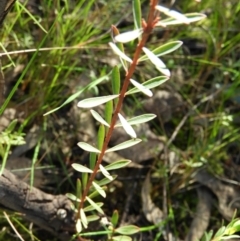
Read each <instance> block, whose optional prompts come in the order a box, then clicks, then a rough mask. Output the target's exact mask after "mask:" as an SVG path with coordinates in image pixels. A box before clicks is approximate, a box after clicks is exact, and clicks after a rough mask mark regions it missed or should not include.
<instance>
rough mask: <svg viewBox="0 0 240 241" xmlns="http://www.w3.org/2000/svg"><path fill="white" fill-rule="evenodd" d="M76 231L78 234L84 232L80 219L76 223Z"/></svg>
mask: <svg viewBox="0 0 240 241" xmlns="http://www.w3.org/2000/svg"><path fill="white" fill-rule="evenodd" d="M76 230H77V232H78V233H81V232H82V223H81V220H80V219H78V220H77V222H76Z"/></svg>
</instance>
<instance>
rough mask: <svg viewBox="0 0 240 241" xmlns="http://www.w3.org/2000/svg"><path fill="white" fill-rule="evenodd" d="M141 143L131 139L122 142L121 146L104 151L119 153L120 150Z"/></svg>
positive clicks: (138, 140) (139, 140)
mask: <svg viewBox="0 0 240 241" xmlns="http://www.w3.org/2000/svg"><path fill="white" fill-rule="evenodd" d="M141 141H142V140H141V139H131V140H129V141H125V142H122V143H121V144H119V145H116V146H114V147H112V148H109V149H108V150H106V153H107V152H113V151H119V150H122V149H126V148H129V147H131V146H134V145H136V144H138V143H139V142H141Z"/></svg>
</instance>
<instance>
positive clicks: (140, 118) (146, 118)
mask: <svg viewBox="0 0 240 241" xmlns="http://www.w3.org/2000/svg"><path fill="white" fill-rule="evenodd" d="M155 117H156V115H154V114H143V115H139V116H136V117H133V118H131V119H129V120H127V122H128V124H129V125H131V126H132V125H139V124H142V123H146V122H148V121H150V120H152V119H154V118H155ZM120 126H122V125H121V124H116V125H115V127H120Z"/></svg>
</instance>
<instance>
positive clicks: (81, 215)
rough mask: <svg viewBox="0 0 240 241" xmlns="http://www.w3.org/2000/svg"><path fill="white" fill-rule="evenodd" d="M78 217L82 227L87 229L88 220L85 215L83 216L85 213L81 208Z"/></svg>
mask: <svg viewBox="0 0 240 241" xmlns="http://www.w3.org/2000/svg"><path fill="white" fill-rule="evenodd" d="M80 217H81V221H82V224H83V227H84V228H87V227H88V220H87V217H86V215H85V213H84V211H83V209H82V208H81V209H80Z"/></svg>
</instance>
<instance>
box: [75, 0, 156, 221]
mask: <svg viewBox="0 0 240 241" xmlns="http://www.w3.org/2000/svg"><path fill="white" fill-rule="evenodd" d="M157 3H158V1H157V0H151V3H150V10H149V15H148V21H147V25H146V26H143V35H142V39H141V40H140V42H139V44H138V46H137V48H136V51H135V53H134V57H133V62H132V63H131V65H130V66H129V68H128V71H127V74H126V77H125V79H124V82H123V86H122V89H121V92H120V95H119V98H118V103H117V106H116V109H115V112H114V114H113V117H112V121H111V124H110V127H109V129H108V132H107V135H106V138H105V140H104V144H103V148H102V150H101V153H100V154H99V156H98V159H97V162H96V165H95V167H94V170H93V173H92V174H91V176H90V178H89V180H88V183H87V186H86V188H85V190H84V192H83V194H82V199H81V203H80V205H79V209H78V215H77V218H80V209H82V208H83V204H84V201H85V199H86V196H87V194H88V192H89V189H90V187H91V186H92V182H93V181H94V179H95V176H96V174H97V171H98V169H99V166H100V164H101V163H102V160H103V156H104V154H105V151H106V150H107V147H108V143H109V141H110V138H111V136H112V133H113V129H114V126H115V124H116V121H117V118H118V113H119V112H120V110H121V108H122V104H123V100H124V97H125V93H126V92H127V89H128V86H129V83H130V78H131V77H132V75H133V73H134V71H135V68H136V66H137V63H138V59H139V57H140V54H141V51H142V48H143V47H144V45H145V44H146V42H147V39H148V37H149V35H150V33H151V32H152V30H153V28H154V25H155V23H156V19H155V15H154V14H155V6H156V5H157Z"/></svg>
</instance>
